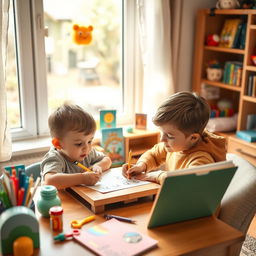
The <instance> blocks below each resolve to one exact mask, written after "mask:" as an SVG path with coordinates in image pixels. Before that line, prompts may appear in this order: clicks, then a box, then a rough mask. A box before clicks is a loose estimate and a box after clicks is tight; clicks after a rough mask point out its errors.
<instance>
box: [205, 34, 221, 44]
mask: <svg viewBox="0 0 256 256" xmlns="http://www.w3.org/2000/svg"><path fill="white" fill-rule="evenodd" d="M219 43H220V37H219V35H217V34H210V35H208V36H207V39H206V45H208V46H218V45H219Z"/></svg>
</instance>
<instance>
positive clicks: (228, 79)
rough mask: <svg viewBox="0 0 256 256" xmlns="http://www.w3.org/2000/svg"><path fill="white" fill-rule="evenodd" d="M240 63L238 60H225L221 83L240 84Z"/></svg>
mask: <svg viewBox="0 0 256 256" xmlns="http://www.w3.org/2000/svg"><path fill="white" fill-rule="evenodd" d="M242 65H243V64H242V62H240V61H226V62H225V65H224V72H223V79H222V81H223V83H225V84H230V85H234V86H240V85H241V77H242Z"/></svg>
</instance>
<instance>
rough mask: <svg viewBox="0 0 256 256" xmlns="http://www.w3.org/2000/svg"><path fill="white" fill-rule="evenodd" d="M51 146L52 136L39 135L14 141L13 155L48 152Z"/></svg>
mask: <svg viewBox="0 0 256 256" xmlns="http://www.w3.org/2000/svg"><path fill="white" fill-rule="evenodd" d="M50 146H51V138H50V137H38V138H33V139H27V140H20V141H14V142H13V143H12V156H19V155H26V154H32V153H39V152H46V151H48V150H49V148H50Z"/></svg>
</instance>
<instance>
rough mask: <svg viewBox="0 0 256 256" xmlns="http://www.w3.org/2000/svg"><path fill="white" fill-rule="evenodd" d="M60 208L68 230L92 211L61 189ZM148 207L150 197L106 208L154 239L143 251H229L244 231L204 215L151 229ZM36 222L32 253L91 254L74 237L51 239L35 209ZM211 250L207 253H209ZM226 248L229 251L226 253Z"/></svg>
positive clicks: (100, 219) (46, 223) (99, 217)
mask: <svg viewBox="0 0 256 256" xmlns="http://www.w3.org/2000/svg"><path fill="white" fill-rule="evenodd" d="M59 197H60V198H61V200H62V206H63V209H64V213H63V221H64V229H63V232H65V233H68V232H69V231H70V230H71V227H70V222H71V220H73V219H82V218H84V217H86V216H89V215H92V214H93V213H92V212H91V211H90V210H89V209H88V208H86V207H85V206H84V205H82V204H80V202H78V201H77V200H76V199H74V198H73V197H71V196H70V195H69V194H68V193H67V192H65V191H59ZM151 207H152V201H147V200H145V201H144V202H143V201H139V202H136V203H133V204H131V205H125V206H123V207H119V208H117V207H113V209H109V210H107V211H106V212H107V213H109V214H114V215H120V216H125V217H129V218H132V219H134V220H136V221H137V224H136V225H135V228H136V229H137V230H138V231H140V232H142V233H144V234H147V235H148V236H150V237H152V238H153V239H156V240H158V247H157V248H155V249H152V250H150V251H149V252H148V253H147V255H184V254H187V255H232V254H231V253H230V250H231V249H232V248H231V247H232V246H235V245H241V243H242V242H243V240H244V235H243V234H242V233H241V232H239V231H237V230H235V229H234V228H232V227H230V226H228V225H227V224H225V223H223V222H222V221H220V220H218V219H216V218H214V217H207V218H201V219H196V220H192V221H186V222H181V223H176V224H171V225H167V226H163V227H158V228H154V229H147V220H148V217H149V213H150V210H151ZM36 214H37V216H38V219H39V223H40V243H41V246H40V251H39V252H38V253H36V255H43V256H49V255H61V256H65V255H68V256H70V255H72V254H73V255H76V256H80V255H94V254H93V253H91V252H90V251H89V250H88V249H86V248H85V247H83V246H81V245H80V244H78V243H76V242H75V241H73V240H71V241H64V242H59V243H55V242H54V241H53V236H54V235H56V233H52V232H51V230H50V223H49V218H44V217H41V216H40V214H39V213H38V212H36ZM103 221H105V219H104V218H103V215H102V214H98V215H96V220H95V221H93V222H90V223H88V224H86V225H84V226H83V228H82V230H83V229H88V228H89V227H92V226H94V225H95V224H98V223H101V222H103ZM131 225H134V224H131ZM210 252H211V253H210ZM228 252H229V254H228Z"/></svg>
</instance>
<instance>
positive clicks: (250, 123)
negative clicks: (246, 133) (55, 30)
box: [246, 114, 256, 130]
mask: <svg viewBox="0 0 256 256" xmlns="http://www.w3.org/2000/svg"><path fill="white" fill-rule="evenodd" d="M252 129H256V114H249V115H247V120H246V130H252Z"/></svg>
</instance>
